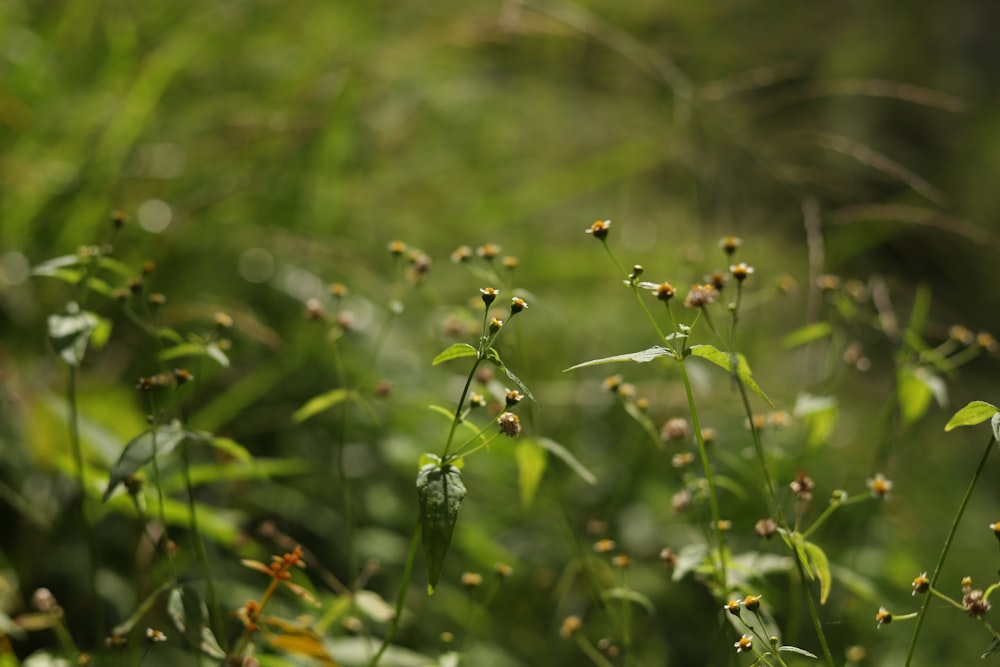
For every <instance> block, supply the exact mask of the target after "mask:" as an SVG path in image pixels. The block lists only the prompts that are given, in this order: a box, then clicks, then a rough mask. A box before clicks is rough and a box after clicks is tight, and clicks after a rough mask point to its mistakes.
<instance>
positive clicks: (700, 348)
mask: <svg viewBox="0 0 1000 667" xmlns="http://www.w3.org/2000/svg"><path fill="white" fill-rule="evenodd" d="M688 351H689V352H690V353H691V355H692V356H695V357H700V358H702V359H704V360H705V361H709V362H711V363H713V364H715V365H716V366H718V367H719V368H722V369H724V370H725V371H726V372H728V373H730V374H732V373H733V357H735V358H736V373H735V375H736V377H737V378H739V380H740V382H742V383H743V384H745V385H746V386H747V387H748V388H749V389H750V390H751V391H753V392H754V393H755V394H757V395H758V396H760V397H761V398H763V399H764V401H766V402H767V404H768V405H770V406H771V407H772V408H773V407H774V403H772V402H771V399H770V398H768V397H767V394H765V393H764V391H763V390H762V389H761V388H760V387H758V386H757V383H756V382H755V381H754V379H753V373H752V372H751V371H750V365H749V364H748V363H747V360H746V357H744V356H743V355H742V354H736V355H733V354H729V353H728V352H723V351H722V350H720V349H718V348H716V347H715V346H713V345H692V346H691V347H689V348H688Z"/></svg>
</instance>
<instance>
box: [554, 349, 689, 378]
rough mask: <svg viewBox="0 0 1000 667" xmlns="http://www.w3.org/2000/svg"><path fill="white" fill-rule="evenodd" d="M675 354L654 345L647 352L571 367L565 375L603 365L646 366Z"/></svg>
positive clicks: (591, 361) (586, 362)
mask: <svg viewBox="0 0 1000 667" xmlns="http://www.w3.org/2000/svg"><path fill="white" fill-rule="evenodd" d="M673 356H674V352H673V350H670V349H668V348H665V347H661V346H659V345H654V346H653V347H649V348H646V349H645V350H640V351H639V352H629V353H628V354H616V355H614V356H613V357H603V358H601V359H591V360H590V361H584V362H583V363H579V364H577V365H575V366H570V367H569V368H567V369H566V370H564V371H563V373H565V372H567V371H575V370H576V369H578V368H586V367H588V366H599V365H601V364H615V363H618V362H619V361H634V362H636V363H639V364H645V363H648V362H650V361H652V360H653V359H656V358H658V357H673Z"/></svg>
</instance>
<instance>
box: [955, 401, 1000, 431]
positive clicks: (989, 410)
mask: <svg viewBox="0 0 1000 667" xmlns="http://www.w3.org/2000/svg"><path fill="white" fill-rule="evenodd" d="M997 413H1000V408H998V407H997V406H995V405H993V404H992V403H987V402H986V401H972V402H971V403H969V404H968V405H966V406H965V407H964V408H962V409H961V410H959V411H958V412H956V413H955V414H954V415H952V417H951V419H949V420H948V423H947V424H945V426H944V430H945V431H951V430H953V429H956V428H958V427H959V426H975V425H976V424H980V423H982V422H984V421H986V420H987V419H990V418H991V417H994V416H995V415H996V414H997Z"/></svg>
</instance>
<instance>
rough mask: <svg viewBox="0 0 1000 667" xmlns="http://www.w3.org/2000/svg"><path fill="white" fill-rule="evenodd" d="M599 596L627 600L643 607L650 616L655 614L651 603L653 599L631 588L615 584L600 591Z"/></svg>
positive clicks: (654, 608)
mask: <svg viewBox="0 0 1000 667" xmlns="http://www.w3.org/2000/svg"><path fill="white" fill-rule="evenodd" d="M601 597H602V598H604V599H612V600H628V601H629V602H633V603H635V604H637V605H639V606H640V607H642V608H643V609H645V610H646V611H647V612H649V615H650V616H653V615H655V614H656V607H655V606H654V605H653V601H652V600H650V599H649V598H648V597H646V596H645V595H643V594H642V593H640V592H639V591H635V590H632V589H631V588H622V587H621V586H616V587H615V588H611V589H608V590H606V591H604V592H603V593H601Z"/></svg>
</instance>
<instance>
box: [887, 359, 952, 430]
mask: <svg viewBox="0 0 1000 667" xmlns="http://www.w3.org/2000/svg"><path fill="white" fill-rule="evenodd" d="M945 392H946V388H945V386H944V382H943V381H942V380H941V378H940V377H938V376H936V375H934V374H932V373H931V372H930V371H928V370H927V369H926V368H923V367H916V368H911V367H907V368H902V369H900V371H899V377H898V388H897V394H898V396H899V412H900V417H902V419H903V422H904V423H906V424H913V423H915V422H916V421H917V420H919V419H920V418H921V417H923V416H924V414H925V413H926V412H927V409H928V408H929V407H930V404H931V399H934V398H936V399H937V401H938V403H939V404H943V403H944V401H945V400H946V398H947V397H946V395H945Z"/></svg>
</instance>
